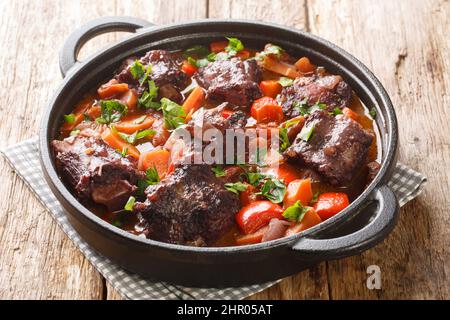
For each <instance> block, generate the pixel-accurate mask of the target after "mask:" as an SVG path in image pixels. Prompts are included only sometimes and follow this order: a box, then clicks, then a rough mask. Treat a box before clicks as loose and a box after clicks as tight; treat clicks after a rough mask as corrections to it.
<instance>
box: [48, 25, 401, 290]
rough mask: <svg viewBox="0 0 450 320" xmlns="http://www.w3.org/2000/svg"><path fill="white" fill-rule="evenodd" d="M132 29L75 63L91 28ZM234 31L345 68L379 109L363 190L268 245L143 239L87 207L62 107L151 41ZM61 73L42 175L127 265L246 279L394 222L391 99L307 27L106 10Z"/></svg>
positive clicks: (315, 257) (372, 235)
mask: <svg viewBox="0 0 450 320" xmlns="http://www.w3.org/2000/svg"><path fill="white" fill-rule="evenodd" d="M111 31H130V32H134V34H132V35H131V36H130V37H128V38H126V39H124V40H122V41H120V42H119V43H116V44H114V45H112V46H109V47H107V48H105V49H103V50H102V51H100V52H97V53H96V54H95V55H93V56H91V57H90V58H88V59H86V60H85V61H83V62H79V61H77V53H78V51H79V49H80V48H81V46H82V45H83V44H84V43H85V42H86V41H87V40H89V39H91V38H92V37H94V36H95V35H98V34H101V33H105V32H111ZM224 36H235V37H237V38H239V39H241V40H242V41H243V42H244V43H245V44H246V45H247V46H249V47H251V48H262V47H263V46H264V45H265V44H266V43H268V42H270V43H274V44H277V45H280V46H281V47H283V48H284V49H286V50H287V51H288V52H290V53H291V54H293V55H294V56H297V57H298V56H308V57H309V58H310V59H312V61H314V63H316V64H318V65H322V66H325V67H326V69H327V70H329V71H330V72H332V73H336V74H340V75H342V76H343V77H344V79H345V80H346V81H347V82H348V83H349V84H350V85H351V86H352V88H353V89H354V90H355V92H357V94H358V95H359V97H360V98H361V99H362V101H363V102H364V103H365V105H366V106H369V107H375V108H376V110H377V116H376V123H377V125H378V128H379V143H380V144H381V153H382V161H381V170H380V171H379V173H378V175H377V176H376V178H375V179H374V180H373V182H372V183H371V184H370V185H369V186H368V187H367V189H366V190H365V191H364V192H363V193H362V194H361V195H360V196H359V197H358V198H357V199H356V200H355V201H354V202H353V203H352V204H351V205H350V206H349V207H348V208H346V209H345V210H344V211H343V212H341V213H340V214H339V215H336V216H334V217H333V218H331V219H329V220H326V221H325V222H323V223H321V224H319V225H317V226H315V227H313V228H311V229H308V230H306V231H305V232H302V233H301V234H298V235H295V236H292V237H289V238H282V239H278V240H275V241H270V242H266V243H261V244H256V245H248V246H240V247H223V248H212V247H211V248H197V247H188V246H180V245H173V244H167V243H162V242H158V241H153V240H149V239H144V238H142V237H137V236H135V235H132V234H130V233H127V232H125V231H122V230H120V229H118V228H116V227H114V226H113V225H111V224H108V223H107V222H105V221H103V220H102V219H100V218H99V217H97V216H96V215H95V214H93V213H92V212H90V211H89V210H88V209H87V208H85V207H84V206H83V205H81V204H80V203H79V202H78V200H77V199H76V198H75V197H74V196H73V195H72V193H71V192H70V191H69V190H68V188H67V187H66V186H65V185H64V183H63V182H62V181H61V178H60V176H59V175H58V173H57V172H56V169H55V161H54V156H53V152H52V150H51V147H50V141H52V140H53V139H55V138H56V137H57V135H58V128H59V126H60V125H61V119H62V116H63V115H64V114H68V113H70V112H71V110H72V107H73V106H74V104H75V103H76V102H77V101H78V100H79V99H80V98H81V97H82V95H83V94H85V93H86V92H87V91H89V90H92V89H93V88H95V87H96V86H97V85H98V84H99V83H100V82H101V81H104V80H105V79H108V78H110V77H111V76H112V75H113V72H114V70H115V69H117V68H118V66H119V65H120V63H121V61H123V60H124V59H125V58H127V57H129V56H133V55H140V54H143V53H144V52H146V51H148V50H150V49H157V48H163V49H168V50H178V49H182V48H187V47H189V46H192V45H194V44H202V43H203V44H207V43H209V42H211V41H213V40H218V39H223V37H224ZM60 68H61V72H62V74H63V76H64V80H63V82H62V84H61V86H60V87H59V89H58V90H57V91H56V93H55V94H54V96H53V98H52V99H51V101H50V103H49V105H48V107H47V109H46V111H45V112H44V116H43V119H42V126H41V130H40V152H41V162H42V168H43V171H44V176H45V179H46V180H47V182H48V184H49V185H50V187H51V189H52V191H53V192H54V193H55V195H56V197H57V198H58V200H59V201H60V202H61V204H62V205H63V206H64V208H65V209H66V211H67V216H68V218H69V221H70V222H71V223H72V225H73V227H74V228H75V229H76V230H77V232H78V233H79V234H80V235H81V236H82V237H83V239H85V240H86V241H87V242H88V243H89V244H90V245H91V246H92V247H93V248H95V249H96V250H97V251H98V252H100V253H101V254H103V255H104V256H106V257H108V258H110V259H111V260H112V261H114V262H116V263H118V264H119V265H121V266H122V267H124V268H125V269H128V270H130V271H133V272H136V273H138V274H141V275H143V276H145V277H149V278H152V279H157V280H165V281H169V282H173V283H177V284H183V285H189V286H241V285H246V284H252V283H260V282H265V281H269V280H274V279H279V278H282V277H285V276H288V275H292V274H294V273H297V272H299V271H301V270H303V269H306V268H308V267H310V266H312V265H314V264H316V263H318V262H320V261H323V260H330V259H337V258H343V257H347V256H351V255H355V254H359V253H361V252H363V251H364V250H367V249H369V248H371V247H373V246H374V245H375V244H377V243H378V242H380V241H381V240H382V239H384V238H385V237H386V236H387V235H388V233H389V232H390V231H391V230H392V229H393V227H394V225H395V222H396V219H397V215H398V203H397V200H396V198H395V195H394V194H393V192H392V190H391V189H390V188H389V187H388V186H387V181H388V179H389V177H390V175H391V172H392V169H393V168H394V166H395V164H396V153H397V143H398V132H397V121H396V117H395V112H394V109H393V106H392V104H391V101H390V99H389V97H388V95H387V94H386V92H385V90H384V88H383V87H382V85H381V84H380V82H379V81H378V80H377V79H376V78H375V76H374V75H373V74H372V73H371V72H370V71H369V70H368V69H367V68H366V67H365V66H364V65H363V64H362V63H361V62H359V61H358V60H357V59H355V58H354V57H353V56H351V55H350V54H348V53H347V52H345V51H344V50H342V49H340V48H338V47H337V46H335V45H334V44H332V43H330V42H328V41H325V40H323V39H320V38H318V37H316V36H313V35H310V34H308V33H305V32H302V31H299V30H295V29H292V28H287V27H283V26H277V25H273V24H266V23H263V22H254V21H233V20H202V21H196V22H188V23H179V24H172V25H164V26H154V25H152V24H150V23H148V22H146V21H143V20H140V19H136V18H131V17H106V18H100V19H97V20H94V21H91V22H90V23H87V24H86V25H84V26H82V27H81V28H79V29H78V30H76V31H75V32H74V33H73V34H72V35H70V36H69V38H68V39H67V41H66V43H65V44H64V47H63V49H62V51H61V55H60Z"/></svg>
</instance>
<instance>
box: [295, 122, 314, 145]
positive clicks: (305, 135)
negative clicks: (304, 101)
mask: <svg viewBox="0 0 450 320" xmlns="http://www.w3.org/2000/svg"><path fill="white" fill-rule="evenodd" d="M315 125H316V123H315V122H310V123H308V124H307V125H305V126H304V127H303V128H302V130H301V131H300V133H299V134H298V137H300V138H301V139H302V140H303V141H306V142H308V140H309V139H310V138H311V135H312V133H313V131H314V127H315Z"/></svg>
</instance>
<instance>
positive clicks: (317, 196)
mask: <svg viewBox="0 0 450 320" xmlns="http://www.w3.org/2000/svg"><path fill="white" fill-rule="evenodd" d="M318 199H319V192H316V193H314V195H313V197H312V199H311V201H310V202H309V204H315V203H316V202H317V200H318Z"/></svg>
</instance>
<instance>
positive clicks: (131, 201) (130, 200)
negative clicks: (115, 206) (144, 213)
mask: <svg viewBox="0 0 450 320" xmlns="http://www.w3.org/2000/svg"><path fill="white" fill-rule="evenodd" d="M135 203H136V198H135V197H133V196H131V197H129V198H128V201H127V203H126V204H125V207H124V209H125V210H126V211H133V206H134V204H135Z"/></svg>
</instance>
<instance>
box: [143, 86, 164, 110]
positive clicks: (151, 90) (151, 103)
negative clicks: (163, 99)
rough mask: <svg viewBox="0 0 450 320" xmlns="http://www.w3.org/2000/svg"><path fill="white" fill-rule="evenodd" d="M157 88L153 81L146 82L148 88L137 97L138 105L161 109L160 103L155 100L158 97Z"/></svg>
mask: <svg viewBox="0 0 450 320" xmlns="http://www.w3.org/2000/svg"><path fill="white" fill-rule="evenodd" d="M158 91H159V88H158V87H157V86H156V85H155V81H153V80H150V81H149V82H148V90H146V91H145V92H144V93H143V94H142V96H141V97H140V98H139V105H140V106H142V107H144V108H146V109H155V110H161V103H159V102H157V101H155V99H156V98H157V97H158Z"/></svg>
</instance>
